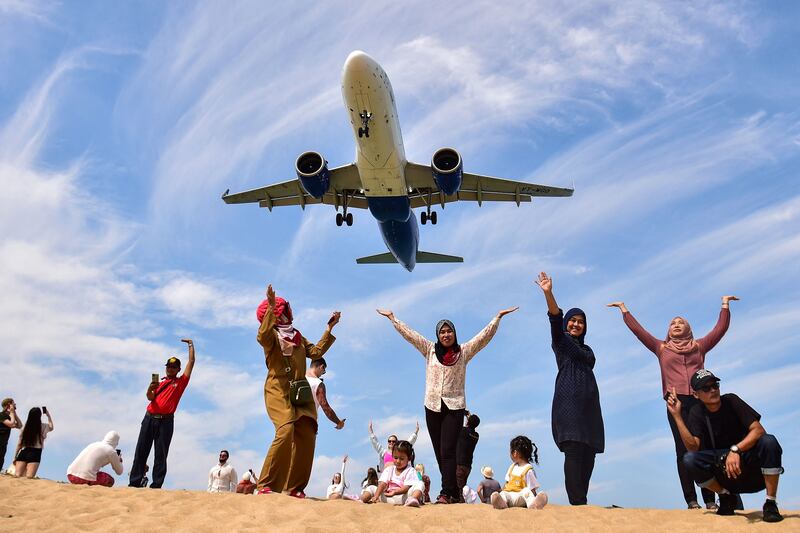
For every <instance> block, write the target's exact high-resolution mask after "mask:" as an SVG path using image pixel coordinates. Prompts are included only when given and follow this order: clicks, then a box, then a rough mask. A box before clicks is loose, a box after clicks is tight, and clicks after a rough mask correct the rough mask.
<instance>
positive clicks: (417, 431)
mask: <svg viewBox="0 0 800 533" xmlns="http://www.w3.org/2000/svg"><path fill="white" fill-rule="evenodd" d="M414 433H419V420H417V430H416V431H415V432H414Z"/></svg>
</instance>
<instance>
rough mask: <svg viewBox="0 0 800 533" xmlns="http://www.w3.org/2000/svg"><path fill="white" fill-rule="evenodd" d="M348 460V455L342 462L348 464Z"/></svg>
mask: <svg viewBox="0 0 800 533" xmlns="http://www.w3.org/2000/svg"><path fill="white" fill-rule="evenodd" d="M347 459H348V457H347V455H345V456H344V458H343V459H342V462H343V463H346V462H347Z"/></svg>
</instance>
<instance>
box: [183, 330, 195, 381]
mask: <svg viewBox="0 0 800 533" xmlns="http://www.w3.org/2000/svg"><path fill="white" fill-rule="evenodd" d="M181 342H185V343H186V344H187V345H188V347H189V362H188V363H186V369H185V370H184V371H183V375H184V376H186V377H187V378H189V377H191V376H192V369H194V341H192V339H181Z"/></svg>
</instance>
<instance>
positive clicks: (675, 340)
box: [664, 316, 700, 355]
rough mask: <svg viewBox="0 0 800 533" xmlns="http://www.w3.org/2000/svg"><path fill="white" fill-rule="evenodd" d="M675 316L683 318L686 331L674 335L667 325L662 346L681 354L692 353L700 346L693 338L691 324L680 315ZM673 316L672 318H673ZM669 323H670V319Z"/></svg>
mask: <svg viewBox="0 0 800 533" xmlns="http://www.w3.org/2000/svg"><path fill="white" fill-rule="evenodd" d="M675 318H680V319H681V320H683V323H684V324H686V331H685V332H684V334H683V335H681V336H679V337H676V336H674V335H672V333H670V330H669V327H667V338H666V340H665V341H664V348H666V349H668V350H670V351H673V352H675V353H679V354H681V355H686V354H688V353H692V352H693V351H695V350H697V349H698V348H699V347H700V345H698V344H697V341H696V340H694V335H693V334H692V326H690V325H689V322H688V321H687V320H686V319H685V318H683V317H682V316H676V317H675ZM675 318H673V319H672V320H675ZM670 323H672V321H670Z"/></svg>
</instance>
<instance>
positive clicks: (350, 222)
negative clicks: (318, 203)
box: [344, 213, 353, 226]
mask: <svg viewBox="0 0 800 533" xmlns="http://www.w3.org/2000/svg"><path fill="white" fill-rule="evenodd" d="M344 221H345V222H347V225H348V226H352V225H353V213H347V215H346V216H345V217H344Z"/></svg>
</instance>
